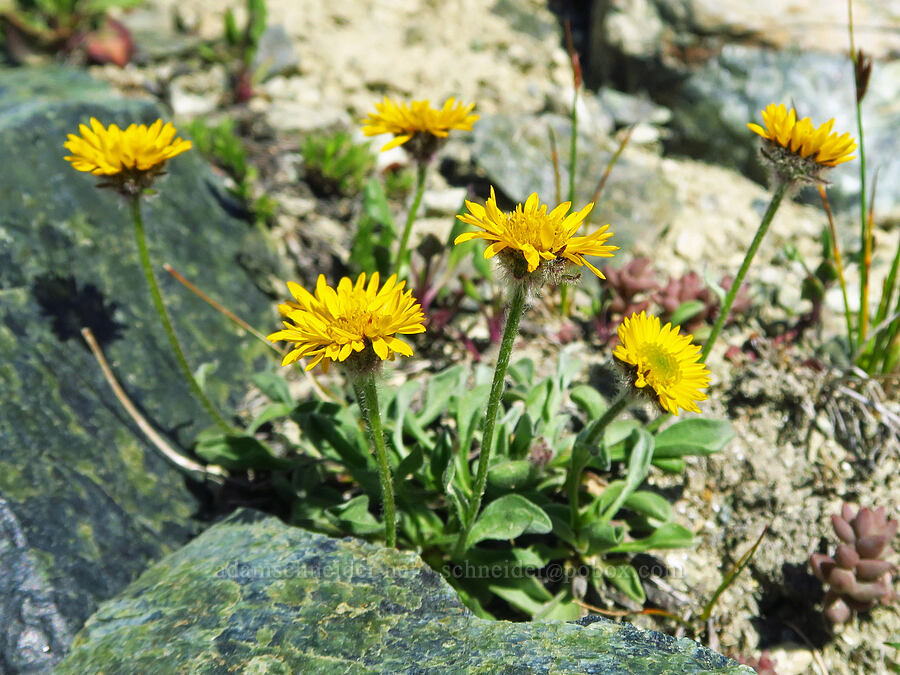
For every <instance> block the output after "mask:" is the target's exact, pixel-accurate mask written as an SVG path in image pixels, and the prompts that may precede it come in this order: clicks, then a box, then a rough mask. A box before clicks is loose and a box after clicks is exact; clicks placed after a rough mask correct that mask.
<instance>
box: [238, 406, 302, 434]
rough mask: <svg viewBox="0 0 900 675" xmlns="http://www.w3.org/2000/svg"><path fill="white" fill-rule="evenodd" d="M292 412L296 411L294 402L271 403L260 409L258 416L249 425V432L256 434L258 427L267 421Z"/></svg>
mask: <svg viewBox="0 0 900 675" xmlns="http://www.w3.org/2000/svg"><path fill="white" fill-rule="evenodd" d="M292 412H294V404H293V403H269V404H268V405H267V406H265V407H264V408H263V409H262V410H260V411H259V413H258V414H257V415H256V418H255V419H254V420H253V421H252V422H251V423H250V424H249V425H247V433H248V434H255V433H256V431H257V429H259V428H260V427H261V426H263V425H264V424H266V423H267V422H271V421H272V420H277V419H278V418H279V417H287V416H288V415H290V414H291V413H292Z"/></svg>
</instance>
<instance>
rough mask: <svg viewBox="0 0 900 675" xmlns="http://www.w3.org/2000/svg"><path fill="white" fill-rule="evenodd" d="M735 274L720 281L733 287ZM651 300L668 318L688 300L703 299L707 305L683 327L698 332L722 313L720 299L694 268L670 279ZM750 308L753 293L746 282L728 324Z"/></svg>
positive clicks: (721, 284) (662, 314) (665, 318)
mask: <svg viewBox="0 0 900 675" xmlns="http://www.w3.org/2000/svg"><path fill="white" fill-rule="evenodd" d="M732 281H733V280H732V278H731V277H730V276H725V277H722V280H721V281H720V282H719V285H720V286H721V287H722V288H723V289H725V290H726V291H728V290H729V289H730V288H731V284H732ZM651 300H653V302H655V303H656V304H657V305H659V306H660V308H661V309H662V312H661V317H662V319H663V320H664V321H667V320H668V319H669V318H670V317H671V316H672V315H673V314H674V313H675V310H677V309H678V308H679V307H681V305H682V304H684V303H685V302H690V301H692V300H699V301H700V302H702V303H703V309H701V310H700V311H699V312H697V313H696V314H695V315H694V316H693V317H691V319H690V320H689V321H687V322H686V323H685V324H684V325H683V326H682V327H683V328H684V329H685V330H686V331H687V332H689V333H695V332H697V329H699V328H700V326H702V325H703V324H704V323H707V322H708V323H712V322H713V321H715V320H716V317H717V316H718V315H719V300H718V298H716V297H715V295H713V293H712V291H710V289H709V286H707V285H706V282H705V281H703V279H701V278H700V275H699V274H697V273H696V272H694V271H690V272H688V273H687V274H683V275H682V276H681V277H679V278H678V279H673V278H670V279H669V283H667V284H666V286H665V288H663V289H661V290H660V291H658V292H657V293H654V294H653V296H652V297H651ZM749 309H750V293H749V291H748V290H747V287H746V286H742V287H741V288H740V290H739V291H738V293H737V297H735V299H734V304H733V305H732V306H731V314H730V316H729V317H728V321H727V322H726V323H727V324H730V323H733V322H734V317H736V316H737V315H739V314H742V313H744V312H746V311H747V310H749Z"/></svg>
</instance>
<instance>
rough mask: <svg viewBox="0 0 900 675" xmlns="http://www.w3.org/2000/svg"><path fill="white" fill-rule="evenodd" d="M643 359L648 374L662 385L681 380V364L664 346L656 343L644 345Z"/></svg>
mask: <svg viewBox="0 0 900 675" xmlns="http://www.w3.org/2000/svg"><path fill="white" fill-rule="evenodd" d="M644 359H645V362H646V363H647V369H648V370H649V372H648V375H649V376H650V377H652V378H653V379H654V380H655V381H656V382H657V383H659V384H662V385H672V384H676V383H677V382H679V381H680V380H681V366H680V365H679V363H678V359H676V358H675V356H674V355H673V354H672V352H670V351H669V350H668V349H666V348H665V347H663V346H661V345H658V344H649V345H645V346H644Z"/></svg>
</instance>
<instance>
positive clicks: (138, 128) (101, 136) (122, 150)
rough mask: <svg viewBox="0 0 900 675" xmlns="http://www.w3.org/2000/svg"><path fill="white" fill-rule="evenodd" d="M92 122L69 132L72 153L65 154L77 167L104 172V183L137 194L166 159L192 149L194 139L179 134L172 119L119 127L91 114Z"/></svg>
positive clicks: (128, 193)
mask: <svg viewBox="0 0 900 675" xmlns="http://www.w3.org/2000/svg"><path fill="white" fill-rule="evenodd" d="M90 123H91V126H90V127H88V126H87V125H85V124H80V125H79V126H78V130H79V131H80V132H81V135H80V136H76V135H75V134H69V135H68V136H69V140H68V141H67V142H66V143H65V144H64V145H63V147H64V148H66V149H67V150H68V151H69V152H71V153H72V154H71V155H67V156H66V157H65V159H66V161H68V162H71V163H72V167H73V168H74V169H77V170H78V171H84V172H87V173H92V174H94V175H95V176H104V177H105V182H104V183H101V185H100V186H101V187H114V188H116V189H118V190H119V191H120V192H122V193H123V194H127V195H136V194H139V193H140V192H141V191H142V190H144V189H145V188H147V187H149V186H150V185H151V184H152V183H153V181H154V179H156V177H157V176H159V175H160V174H161V173H162V171H163V168H164V167H165V163H166V161H167V160H170V159H172V158H173V157H175V156H176V155H180V154H181V153H182V152H185V151H187V150H190V149H191V147H192V146H191V142H190V141H186V140H183V139H181V138H176V137H175V134H176V131H175V127H174V126H172V123H171V122H167V123H166V124H163V121H162V120H161V119H159V120H156V122H154V123H153V124H151V125H150V126H149V127H148V126H147V125H146V124H131V125H129V126H128V128H127V129H120V128H119V127H118V126H116V125H115V124H110V125H109V127H108V128H107V127H104V126H103V125H102V124H101V123H100V121H99V120H97V118H95V117H92V118H91V120H90Z"/></svg>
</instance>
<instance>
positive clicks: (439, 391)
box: [416, 365, 468, 427]
mask: <svg viewBox="0 0 900 675" xmlns="http://www.w3.org/2000/svg"><path fill="white" fill-rule="evenodd" d="M467 375H468V368H467V367H466V366H463V365H458V366H453V367H452V368H447V369H446V370H442V371H441V372H439V373H437V374H435V375H433V376H432V377H430V378H429V379H428V386H427V387H426V389H425V404H424V405H423V407H422V412H420V413H419V414H418V415H417V416H416V421H417V422H418V423H419V424H420V425H422V426H423V427H425V426H428V425H429V424H431V423H432V422H433V421H434V420H435V419H437V418H438V416H440V415H441V414H442V413H443V412H445V411H446V410H447V408H448V404H449V401H450V398H451V397H452V396H453V394H454V393H455V392H457V391H459V388H460V383H461V382H463V381H464V378H465V377H466V376H467Z"/></svg>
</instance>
